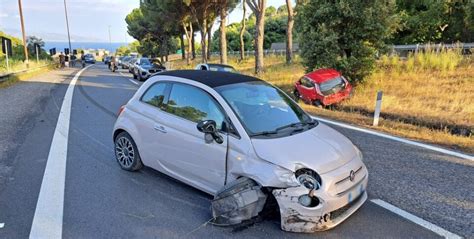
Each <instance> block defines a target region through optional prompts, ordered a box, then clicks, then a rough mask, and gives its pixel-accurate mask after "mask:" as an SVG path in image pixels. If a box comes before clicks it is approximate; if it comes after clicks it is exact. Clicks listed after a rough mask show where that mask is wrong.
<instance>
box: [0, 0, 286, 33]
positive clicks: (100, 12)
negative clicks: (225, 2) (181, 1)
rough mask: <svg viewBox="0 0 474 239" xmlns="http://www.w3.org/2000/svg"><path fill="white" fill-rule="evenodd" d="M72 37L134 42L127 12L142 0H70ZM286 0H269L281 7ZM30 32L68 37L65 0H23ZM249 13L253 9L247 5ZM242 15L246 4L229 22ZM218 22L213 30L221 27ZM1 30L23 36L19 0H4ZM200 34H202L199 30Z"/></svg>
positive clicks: (0, 9) (1, 0) (0, 6)
mask: <svg viewBox="0 0 474 239" xmlns="http://www.w3.org/2000/svg"><path fill="white" fill-rule="evenodd" d="M66 4H67V9H68V18H69V29H70V34H71V40H72V41H76V42H81V41H82V42H109V26H110V40H111V41H112V42H132V41H133V40H134V39H133V38H132V37H130V36H129V35H128V34H127V24H126V22H125V16H126V15H127V14H129V13H130V12H131V11H132V9H134V8H137V7H138V6H139V0H66ZM284 4H285V0H267V6H274V7H276V8H277V7H278V6H281V5H284ZM22 6H23V18H24V22H25V31H26V35H35V36H38V37H40V38H43V39H44V40H45V41H67V31H66V21H65V14H64V0H22ZM247 14H248V15H250V9H249V8H248V7H247ZM241 19H242V6H241V4H239V5H238V6H237V8H236V9H235V10H234V11H233V12H231V13H230V15H229V17H228V24H229V23H232V22H238V21H241ZM217 24H218V23H217V22H216V24H215V25H214V27H213V30H216V29H217V27H218V26H217ZM0 31H4V32H6V33H7V34H10V35H14V36H17V37H19V36H21V27H20V17H19V11H18V1H17V0H0ZM198 35H199V34H198Z"/></svg>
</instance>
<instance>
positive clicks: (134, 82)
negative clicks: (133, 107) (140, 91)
mask: <svg viewBox="0 0 474 239" xmlns="http://www.w3.org/2000/svg"><path fill="white" fill-rule="evenodd" d="M128 80H129V81H130V82H132V83H133V84H135V85H139V83H138V82H136V81H134V80H132V79H128Z"/></svg>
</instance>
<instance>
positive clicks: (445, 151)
mask: <svg viewBox="0 0 474 239" xmlns="http://www.w3.org/2000/svg"><path fill="white" fill-rule="evenodd" d="M313 117H314V118H315V119H317V120H319V121H321V122H324V123H328V124H332V125H337V126H339V127H343V128H346V129H351V130H355V131H359V132H364V133H367V134H371V135H375V136H379V137H382V138H386V139H391V140H394V141H398V142H402V143H405V144H410V145H415V146H418V147H421V148H425V149H429V150H433V151H436V152H439V153H443V154H447V155H451V156H455V157H459V158H463V159H468V160H471V161H474V156H471V155H468V154H463V153H460V152H456V151H452V150H447V149H443V148H440V147H436V146H432V145H429V144H423V143H419V142H416V141H412V140H408V139H404V138H401V137H397V136H393V135H389V134H384V133H380V132H377V131H374V130H370V129H364V128H359V127H356V126H352V125H349V124H345V123H341V122H337V121H333V120H328V119H324V118H320V117H316V116H313Z"/></svg>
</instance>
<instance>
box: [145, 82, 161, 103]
mask: <svg viewBox="0 0 474 239" xmlns="http://www.w3.org/2000/svg"><path fill="white" fill-rule="evenodd" d="M166 85H167V83H157V84H154V85H152V86H150V88H148V90H147V91H146V92H145V94H143V96H142V99H141V100H142V102H145V103H147V104H150V105H153V106H155V107H161V104H163V101H164V99H165V93H166Z"/></svg>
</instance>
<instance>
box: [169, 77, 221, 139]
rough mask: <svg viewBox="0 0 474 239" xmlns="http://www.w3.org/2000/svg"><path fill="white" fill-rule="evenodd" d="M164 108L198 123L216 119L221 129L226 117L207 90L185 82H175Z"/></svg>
mask: <svg viewBox="0 0 474 239" xmlns="http://www.w3.org/2000/svg"><path fill="white" fill-rule="evenodd" d="M164 110H165V111H166V112H168V113H171V114H174V115H176V116H179V117H181V118H185V119H187V120H190V121H193V122H196V123H197V122H199V121H202V120H214V121H215V122H216V124H217V128H218V129H219V130H221V129H222V125H223V122H224V119H225V117H224V114H223V113H222V111H221V108H220V107H219V105H218V103H217V102H216V101H215V100H214V99H213V98H212V97H211V96H210V95H209V94H208V93H207V92H205V91H203V90H201V89H198V88H196V87H194V86H190V85H184V84H173V87H172V89H171V93H170V96H169V100H168V103H167V104H166V105H165V109H164Z"/></svg>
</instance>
